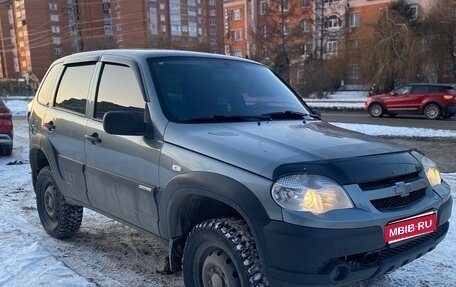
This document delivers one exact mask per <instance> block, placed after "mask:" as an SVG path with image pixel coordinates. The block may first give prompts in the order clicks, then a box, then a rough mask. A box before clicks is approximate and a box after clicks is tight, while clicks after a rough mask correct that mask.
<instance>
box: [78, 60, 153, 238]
mask: <svg viewBox="0 0 456 287" xmlns="http://www.w3.org/2000/svg"><path fill="white" fill-rule="evenodd" d="M100 74H101V76H100V78H99V83H98V87H97V89H96V92H95V95H96V96H95V101H94V109H93V111H92V113H91V116H92V119H90V120H89V121H88V123H87V127H86V130H85V135H86V141H85V154H86V158H87V167H86V170H85V175H86V180H87V189H88V197H89V200H90V203H91V205H92V206H93V207H94V208H96V209H98V210H101V211H102V212H105V213H108V214H110V215H112V216H114V217H116V218H119V219H122V220H123V221H126V222H128V223H130V224H133V225H136V226H138V227H141V228H143V229H145V230H148V231H151V232H153V233H158V225H157V224H158V223H157V222H158V212H157V205H156V202H155V191H156V187H157V186H158V160H159V155H160V148H161V143H160V142H157V141H155V140H154V139H153V138H151V137H147V136H122V135H111V134H107V133H106V132H105V131H104V130H103V115H104V114H105V113H106V112H108V111H134V112H136V113H137V114H138V116H139V117H141V118H142V119H144V118H145V117H148V113H146V109H145V107H146V102H145V100H144V99H145V97H144V90H143V86H142V84H141V80H140V76H139V72H138V69H137V68H136V65H135V64H134V63H130V62H128V61H127V62H126V63H118V62H116V63H113V62H109V61H105V62H102V63H101V67H100Z"/></svg>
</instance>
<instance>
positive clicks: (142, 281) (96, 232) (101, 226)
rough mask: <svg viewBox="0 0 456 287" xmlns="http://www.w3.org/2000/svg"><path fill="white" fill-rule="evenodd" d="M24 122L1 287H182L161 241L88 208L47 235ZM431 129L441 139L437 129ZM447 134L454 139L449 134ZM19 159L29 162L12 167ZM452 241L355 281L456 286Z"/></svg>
mask: <svg viewBox="0 0 456 287" xmlns="http://www.w3.org/2000/svg"><path fill="white" fill-rule="evenodd" d="M22 102H24V103H22ZM26 103H27V102H26V101H18V102H17V103H16V100H13V101H9V102H8V106H9V107H10V108H11V109H12V110H13V113H15V114H21V115H24V114H25V107H26ZM19 123H20V124H16V125H15V148H14V151H13V155H12V156H10V157H0V197H1V198H2V200H1V201H0V242H1V247H0V286H8V287H10V286H11V287H16V286H17V287H23V286H30V287H32V286H84V287H86V286H119V287H120V286H155V287H165V286H167V287H178V286H183V282H182V278H181V276H180V274H179V273H178V274H175V275H160V274H157V273H156V272H155V270H156V269H160V267H161V266H162V263H163V258H164V257H165V256H166V247H165V246H164V245H163V244H161V243H160V242H159V241H157V240H155V239H154V238H152V237H151V236H150V235H148V234H145V233H142V232H139V231H136V230H133V229H131V228H129V227H126V226H124V225H122V224H120V223H117V222H116V221H114V220H111V219H109V218H106V217H104V216H102V215H100V214H97V213H95V212H92V211H88V210H87V209H85V211H84V219H83V223H82V227H81V229H80V231H79V232H78V233H77V234H76V235H75V237H74V238H71V239H67V240H57V239H54V238H52V237H50V236H49V235H47V234H46V233H45V231H44V230H43V229H42V227H41V225H40V221H39V218H38V213H37V211H36V204H35V194H34V192H33V187H32V185H31V180H30V177H31V175H30V166H29V164H28V134H27V125H26V123H25V121H19ZM337 125H342V124H337ZM343 125H345V124H343ZM356 126H357V125H353V126H350V127H349V128H352V129H357V127H356ZM382 128H383V127H382ZM358 130H359V131H363V132H366V131H367V132H368V133H369V130H378V127H372V128H366V127H365V125H361V128H359V126H358ZM395 130H396V129H395ZM408 130H409V129H408V128H397V130H396V131H395V132H397V133H398V135H404V134H408V133H409V131H408ZM427 132H428V131H425V130H424V129H423V130H421V129H420V130H418V131H414V132H413V133H418V134H420V135H422V136H423V135H424V136H426V134H427ZM432 132H433V135H434V136H435V132H436V131H432ZM390 133H393V131H392V130H387V129H386V128H385V131H384V132H383V135H390ZM395 135H396V134H395ZM443 136H451V137H455V135H454V133H453V134H451V133H448V132H443ZM14 162H16V163H20V162H22V163H23V164H14V165H7V164H8V163H14ZM443 177H444V179H445V180H446V181H447V182H448V183H449V184H450V185H451V188H452V196H453V199H455V201H454V203H453V210H456V208H455V205H456V173H452V174H444V175H443ZM455 214H456V212H454V213H453V215H452V217H451V221H452V222H454V221H455V220H454V219H455V218H456V215H455ZM454 242H456V230H455V229H454V228H450V231H449V233H448V235H447V237H446V239H445V240H444V241H443V242H442V243H441V244H440V245H439V246H438V247H437V248H436V249H435V250H434V251H432V252H431V253H428V254H426V255H425V256H423V257H422V258H419V259H418V260H416V261H414V262H412V263H410V264H408V265H406V266H404V267H402V268H400V269H398V270H397V271H395V272H393V273H391V274H389V275H386V276H382V277H380V278H378V279H375V280H373V281H371V282H368V283H367V282H364V283H359V284H356V285H354V286H359V287H364V286H371V287H409V286H419V287H428V286H433V287H435V286H437V287H446V286H455V283H454V282H456V267H454V265H453V262H454V258H455V257H456V245H455V244H454Z"/></svg>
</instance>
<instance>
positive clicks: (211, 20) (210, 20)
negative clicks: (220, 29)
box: [209, 18, 217, 26]
mask: <svg viewBox="0 0 456 287" xmlns="http://www.w3.org/2000/svg"><path fill="white" fill-rule="evenodd" d="M209 25H211V26H215V25H217V20H216V19H213V18H212V19H209Z"/></svg>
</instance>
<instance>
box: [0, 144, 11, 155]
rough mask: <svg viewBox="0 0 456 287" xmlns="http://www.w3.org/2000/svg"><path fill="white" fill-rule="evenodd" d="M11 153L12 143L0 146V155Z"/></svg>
mask: <svg viewBox="0 0 456 287" xmlns="http://www.w3.org/2000/svg"><path fill="white" fill-rule="evenodd" d="M12 153H13V146H12V145H5V146H3V147H1V148H0V155H6V156H8V155H11V154H12Z"/></svg>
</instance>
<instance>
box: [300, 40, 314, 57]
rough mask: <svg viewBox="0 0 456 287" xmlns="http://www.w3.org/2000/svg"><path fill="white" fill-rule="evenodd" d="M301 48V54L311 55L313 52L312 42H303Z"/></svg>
mask: <svg viewBox="0 0 456 287" xmlns="http://www.w3.org/2000/svg"><path fill="white" fill-rule="evenodd" d="M300 50H301V56H310V54H311V53H312V43H302V44H301V47H300Z"/></svg>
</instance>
